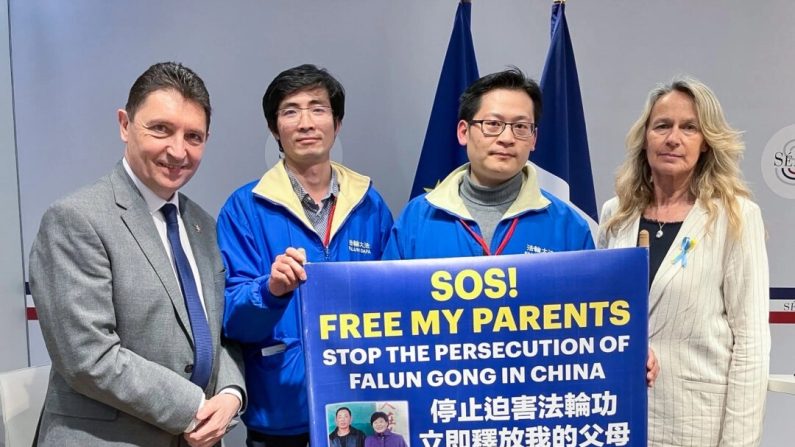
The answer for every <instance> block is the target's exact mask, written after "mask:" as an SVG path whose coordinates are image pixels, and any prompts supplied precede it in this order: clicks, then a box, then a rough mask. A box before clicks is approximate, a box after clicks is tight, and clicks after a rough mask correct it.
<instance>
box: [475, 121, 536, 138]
mask: <svg viewBox="0 0 795 447" xmlns="http://www.w3.org/2000/svg"><path fill="white" fill-rule="evenodd" d="M472 124H480V131H481V132H483V135H485V136H487V137H498V136H500V135H501V134H502V132H503V131H504V130H505V126H511V131H512V132H513V136H514V137H516V138H518V139H520V140H526V139H528V138H530V137H532V136H533V134H535V133H536V125H535V123H529V122H527V121H517V122H515V123H506V122H505V121H500V120H471V121H469V125H470V126H471V125H472Z"/></svg>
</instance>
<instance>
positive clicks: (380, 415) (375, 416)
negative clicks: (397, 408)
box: [370, 411, 389, 425]
mask: <svg viewBox="0 0 795 447" xmlns="http://www.w3.org/2000/svg"><path fill="white" fill-rule="evenodd" d="M378 418H381V419H383V420H384V422H386V423H387V424H388V423H389V416H387V415H386V413H384V412H383V411H376V412H375V413H373V415H372V416H370V425H373V422H375V421H376V419H378Z"/></svg>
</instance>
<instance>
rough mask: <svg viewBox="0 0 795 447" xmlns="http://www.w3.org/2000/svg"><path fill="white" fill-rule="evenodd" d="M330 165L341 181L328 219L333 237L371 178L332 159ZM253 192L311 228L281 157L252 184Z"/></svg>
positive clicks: (363, 192) (368, 184)
mask: <svg viewBox="0 0 795 447" xmlns="http://www.w3.org/2000/svg"><path fill="white" fill-rule="evenodd" d="M331 169H333V170H334V172H335V173H336V174H337V182H339V185H340V193H339V195H337V198H336V200H337V205H336V207H335V210H334V218H333V220H332V221H331V237H334V234H335V233H336V232H337V230H339V228H340V226H341V225H342V223H343V222H345V218H347V217H348V215H349V214H350V213H351V211H353V208H355V207H356V205H358V204H359V202H361V201H362V199H363V198H364V196H365V195H366V194H367V190H368V189H369V188H370V178H369V177H367V176H364V175H361V174H359V173H357V172H355V171H352V170H350V169H348V168H346V167H345V166H343V165H341V164H339V163H335V162H333V161H332V162H331ZM253 192H254V194H256V195H258V196H260V197H262V198H264V199H267V200H269V201H271V202H274V203H277V204H279V205H282V206H283V207H285V208H287V209H288V210H289V211H290V212H292V213H293V214H294V215H295V216H296V217H297V218H298V219H300V220H301V221H302V222H303V223H304V224H305V225H306V226H307V228H310V229H311V228H312V223H311V222H309V219H307V217H306V213H305V212H304V208H303V207H302V206H301V202H300V201H299V200H298V196H296V195H295V191H293V188H292V186H291V185H290V178H289V177H288V176H287V169H286V168H285V167H284V160H279V162H278V163H277V164H276V165H275V166H273V167H272V168H270V169H269V170H268V171H267V172H265V174H264V175H263V176H262V178H261V179H260V181H259V182H257V185H256V186H254V190H253Z"/></svg>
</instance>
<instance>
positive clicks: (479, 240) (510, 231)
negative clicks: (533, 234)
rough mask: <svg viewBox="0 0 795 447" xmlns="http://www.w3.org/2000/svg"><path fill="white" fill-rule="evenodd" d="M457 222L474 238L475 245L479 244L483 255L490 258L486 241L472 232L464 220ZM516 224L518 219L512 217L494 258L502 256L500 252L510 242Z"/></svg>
mask: <svg viewBox="0 0 795 447" xmlns="http://www.w3.org/2000/svg"><path fill="white" fill-rule="evenodd" d="M458 220H459V221H460V222H461V225H463V226H464V228H466V229H467V231H469V234H471V235H472V237H474V238H475V240H476V241H477V243H478V244H480V247H481V248H482V249H483V253H485V254H486V256H491V250H489V246H488V245H486V241H484V240H483V237H482V236H481V235H479V234H477V233H475V230H473V229H472V228H471V227H470V226H469V225H467V223H466V222H464V219H461V218H459V219H458ZM517 223H519V218H518V217H514V218H513V222H511V226H510V228H508V232H507V233H505V236H504V237H503V238H502V242H500V246H499V247H497V251H495V252H494V256H497V255H499V254H502V251H503V250H504V249H505V246H506V245H508V241H510V240H511V236H513V230H515V229H516V224H517Z"/></svg>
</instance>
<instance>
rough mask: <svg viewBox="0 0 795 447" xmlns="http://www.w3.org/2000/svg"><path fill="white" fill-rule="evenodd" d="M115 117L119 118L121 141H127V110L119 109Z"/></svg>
mask: <svg viewBox="0 0 795 447" xmlns="http://www.w3.org/2000/svg"><path fill="white" fill-rule="evenodd" d="M116 117H117V119H118V120H119V136H120V137H121V141H124V142H125V143H126V142H127V135H128V134H129V126H130V118H129V116H128V115H127V111H126V110H124V109H119V110H117V111H116Z"/></svg>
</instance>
